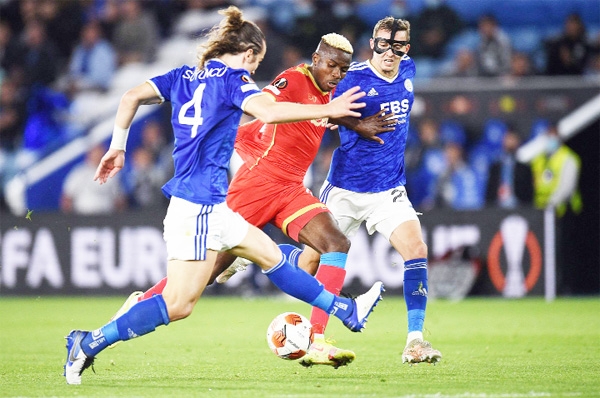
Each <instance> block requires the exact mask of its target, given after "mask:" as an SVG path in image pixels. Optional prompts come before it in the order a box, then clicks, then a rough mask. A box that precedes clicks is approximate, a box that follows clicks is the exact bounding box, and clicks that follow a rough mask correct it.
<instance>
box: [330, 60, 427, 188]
mask: <svg viewBox="0 0 600 398" xmlns="http://www.w3.org/2000/svg"><path fill="white" fill-rule="evenodd" d="M414 76H415V64H414V62H413V61H412V59H410V57H408V56H406V55H405V56H404V57H402V59H401V61H400V71H399V73H398V75H396V77H394V78H388V77H385V76H383V75H381V74H380V73H378V72H377V71H376V70H375V68H373V66H372V65H371V63H370V62H369V61H364V62H359V63H353V64H352V65H351V66H350V69H349V70H348V74H347V75H346V77H344V78H343V79H342V80H341V81H340V83H339V84H338V86H337V88H336V90H335V96H339V95H340V94H342V93H343V92H345V91H346V90H348V89H349V88H351V87H353V86H360V88H361V90H362V91H364V92H366V93H367V95H366V96H364V97H362V98H361V99H360V102H365V103H366V104H367V105H366V107H365V108H362V109H361V110H360V112H361V114H362V117H365V116H371V115H374V114H375V113H376V112H377V111H380V110H385V112H386V113H390V112H393V113H394V114H395V116H394V117H395V118H396V125H395V127H396V129H395V130H394V131H390V132H386V133H382V134H379V137H381V139H383V140H384V141H385V144H383V145H381V144H379V143H377V142H375V141H371V140H366V139H364V138H362V137H361V136H360V135H358V133H356V132H355V131H353V130H350V129H347V128H345V127H343V126H340V127H339V134H340V146H339V147H338V148H337V149H336V150H335V151H334V152H333V158H332V160H331V167H330V169H329V175H328V176H327V180H328V181H329V182H330V183H331V184H332V185H334V186H336V187H339V188H343V189H347V190H349V191H353V192H382V191H386V190H388V189H392V188H395V187H397V186H399V185H405V184H406V176H405V174H404V149H405V147H406V138H407V136H408V122H409V115H410V110H411V109H412V104H413V101H414V93H413V84H412V80H413V78H414Z"/></svg>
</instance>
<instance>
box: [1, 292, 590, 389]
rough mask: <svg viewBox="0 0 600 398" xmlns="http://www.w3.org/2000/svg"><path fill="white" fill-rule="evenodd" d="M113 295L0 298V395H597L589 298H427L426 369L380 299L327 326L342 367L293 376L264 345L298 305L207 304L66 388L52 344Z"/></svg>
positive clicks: (106, 309) (400, 319)
mask: <svg viewBox="0 0 600 398" xmlns="http://www.w3.org/2000/svg"><path fill="white" fill-rule="evenodd" d="M123 299H124V297H118V298H117V297H110V298H107V297H101V298H96V297H72V298H55V297H38V298H9V297H3V298H1V299H0V314H2V317H1V321H0V396H2V397H13V396H19V397H68V396H78V397H171V396H172V397H236V398H239V397H317V396H322V397H411V398H420V397H432V398H443V397H465V398H489V397H498V398H510V397H598V396H600V299H599V298H597V297H594V298H569V299H565V298H562V299H559V300H556V301H554V302H551V303H547V302H545V301H543V299H535V298H531V299H522V300H504V299H492V298H487V299H484V298H481V299H479V298H477V299H475V298H469V299H466V300H463V301H460V302H449V301H444V300H430V302H429V305H428V312H427V319H426V322H425V327H426V331H425V335H426V338H427V339H429V340H430V341H431V342H432V344H433V345H434V347H435V348H437V349H439V350H440V351H441V352H442V354H443V359H442V362H441V363H440V364H438V365H436V366H433V365H427V364H419V365H416V366H408V365H406V364H404V365H403V364H402V360H401V352H402V349H403V346H404V344H405V338H406V310H405V306H404V301H403V300H402V298H401V297H397V296H391V297H390V296H387V297H385V299H384V300H383V301H382V302H381V303H380V304H379V306H378V307H377V308H376V310H375V312H374V313H373V314H372V315H371V318H370V320H369V322H368V324H367V328H366V329H365V331H364V332H363V333H351V332H350V331H348V330H346V329H345V328H344V327H343V325H342V324H341V322H339V321H338V320H337V319H332V320H331V322H330V325H329V328H328V336H329V337H332V338H334V339H335V340H336V341H337V344H338V345H339V346H340V347H344V348H349V349H353V350H354V351H355V352H356V354H357V359H356V361H355V362H354V363H352V364H350V366H347V367H343V368H339V369H337V370H336V369H333V368H329V367H323V366H321V367H318V366H315V367H312V368H309V369H305V368H303V367H302V366H300V365H299V364H298V363H295V362H292V361H286V360H282V359H279V358H277V357H276V356H275V355H273V354H272V353H271V352H270V350H269V349H268V347H267V343H266V341H265V332H266V328H267V325H268V324H269V322H270V321H271V319H272V318H273V317H274V316H275V315H277V314H279V313H281V312H285V311H298V312H301V313H303V314H305V315H309V307H308V306H307V305H305V304H303V303H300V302H298V301H289V300H282V299H275V298H260V299H254V300H244V299H241V298H237V297H235V298H233V297H232V298H217V297H207V298H204V299H202V300H200V301H199V304H198V305H197V306H196V309H195V310H194V313H193V315H192V316H191V317H190V318H188V319H187V320H184V321H181V322H176V323H173V324H171V325H169V326H167V327H164V326H163V327H160V328H159V329H158V330H157V331H156V332H155V333H152V334H150V335H148V336H145V337H142V338H138V339H135V340H132V341H128V342H125V343H121V344H120V345H118V346H117V347H115V348H114V349H108V350H105V351H104V352H102V353H101V354H100V355H99V356H98V358H97V360H96V365H95V370H96V373H95V374H94V373H93V372H92V371H91V369H89V370H88V371H86V372H85V373H84V374H83V382H82V385H80V386H69V385H66V383H65V380H64V377H63V376H62V372H63V368H62V367H63V363H64V359H65V356H66V350H65V348H64V346H65V340H64V339H63V337H64V336H65V335H66V334H67V333H68V332H69V330H71V329H73V328H81V329H92V328H97V327H99V326H101V325H102V324H103V323H105V321H106V320H108V319H109V318H110V316H111V315H112V314H113V313H114V311H115V310H116V309H117V308H118V307H119V306H120V305H121V303H122V301H123Z"/></svg>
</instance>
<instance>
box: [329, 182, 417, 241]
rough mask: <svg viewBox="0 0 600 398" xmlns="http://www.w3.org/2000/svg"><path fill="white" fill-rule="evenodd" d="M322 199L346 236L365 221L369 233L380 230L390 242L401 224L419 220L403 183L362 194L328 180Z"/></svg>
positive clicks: (351, 234)
mask: <svg viewBox="0 0 600 398" xmlns="http://www.w3.org/2000/svg"><path fill="white" fill-rule="evenodd" d="M320 199H321V202H323V203H325V204H326V205H327V208H328V209H329V210H330V211H331V213H332V214H333V216H334V217H335V219H336V220H337V222H338V225H339V227H340V229H341V231H342V232H343V233H344V235H346V236H347V237H352V236H354V234H355V233H356V231H357V230H358V228H359V227H360V225H361V224H362V223H363V221H365V222H366V227H367V231H368V232H369V235H373V233H374V232H375V231H377V232H379V233H380V234H382V235H383V236H385V238H386V239H387V240H388V241H389V240H390V237H391V236H392V232H394V230H395V229H396V227H398V225H400V224H402V223H404V222H406V221H409V220H418V219H419V218H418V217H417V212H416V211H415V209H414V208H413V206H412V203H410V200H408V196H407V194H406V188H404V187H403V186H402V185H400V186H398V187H396V188H393V189H389V190H387V191H383V192H375V193H362V192H353V191H348V190H346V189H342V188H338V187H335V186H333V185H331V184H330V183H329V182H328V181H327V180H326V181H325V182H324V183H323V186H322V187H321V196H320Z"/></svg>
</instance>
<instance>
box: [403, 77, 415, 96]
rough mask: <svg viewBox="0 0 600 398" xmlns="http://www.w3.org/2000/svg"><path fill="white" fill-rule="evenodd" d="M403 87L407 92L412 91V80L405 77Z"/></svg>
mask: <svg viewBox="0 0 600 398" xmlns="http://www.w3.org/2000/svg"><path fill="white" fill-rule="evenodd" d="M404 88H406V90H407V91H408V92H409V93H412V91H413V85H412V82H411V81H410V79H406V80H405V81H404Z"/></svg>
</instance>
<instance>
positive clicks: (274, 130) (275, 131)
mask: <svg viewBox="0 0 600 398" xmlns="http://www.w3.org/2000/svg"><path fill="white" fill-rule="evenodd" d="M266 126H267V124H263V127H266ZM276 135H277V125H275V126H273V136H272V137H271V143H270V144H269V146H268V148H267V149H266V150H265V151H264V152H263V154H262V155H261V156H259V157H258V158H256V161H255V162H254V164H253V165H252V166H250V170H252V169H253V168H254V167H256V166H258V162H260V160H261V159H262V158H265V157H267V155H268V154H269V151H270V150H271V148H273V145H275V136H276Z"/></svg>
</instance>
